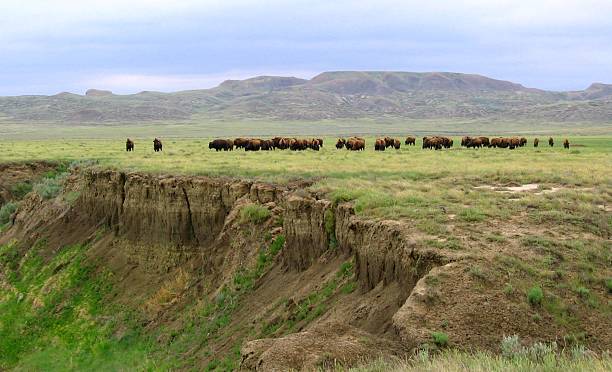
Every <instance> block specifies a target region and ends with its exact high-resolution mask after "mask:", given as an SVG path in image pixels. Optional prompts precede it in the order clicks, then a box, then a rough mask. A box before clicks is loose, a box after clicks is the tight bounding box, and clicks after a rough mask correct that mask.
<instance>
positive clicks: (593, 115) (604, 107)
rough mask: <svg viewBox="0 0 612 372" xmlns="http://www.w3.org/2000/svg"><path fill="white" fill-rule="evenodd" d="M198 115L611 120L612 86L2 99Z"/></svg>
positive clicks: (351, 80) (449, 76) (377, 81)
mask: <svg viewBox="0 0 612 372" xmlns="http://www.w3.org/2000/svg"><path fill="white" fill-rule="evenodd" d="M194 115H197V117H198V118H201V117H208V118H215V119H217V118H220V119H224V118H226V119H240V118H266V119H272V120H320V119H334V118H368V117H370V118H379V117H397V118H410V119H435V118H444V119H449V118H461V119H471V118H490V119H491V120H514V119H536V120H549V121H561V122H564V121H567V122H569V121H595V122H600V121H610V120H612V85H608V84H602V83H596V84H593V85H591V86H590V87H589V88H588V89H586V90H583V91H574V92H551V91H545V90H539V89H533V88H526V87H524V86H522V85H520V84H516V83H512V82H508V81H502V80H496V79H491V78H488V77H485V76H480V75H472V74H461V73H450V72H429V73H414V72H382V71H380V72H378V71H376V72H352V71H337V72H324V73H322V74H320V75H317V76H315V77H314V78H312V79H310V80H304V79H298V78H294V77H277V76H259V77H254V78H251V79H246V80H228V81H225V82H223V83H222V84H220V85H219V86H218V87H215V88H212V89H202V90H190V91H182V92H176V93H159V92H141V93H138V94H130V95H116V94H113V93H112V92H109V91H104V90H96V89H90V90H88V91H87V93H86V94H85V95H84V96H83V95H77V94H72V93H60V94H57V95H53V96H18V97H0V117H3V118H5V120H12V121H50V122H59V121H61V122H93V123H95V122H102V123H103V122H136V121H138V122H142V121H155V120H189V119H191V118H192V117H194Z"/></svg>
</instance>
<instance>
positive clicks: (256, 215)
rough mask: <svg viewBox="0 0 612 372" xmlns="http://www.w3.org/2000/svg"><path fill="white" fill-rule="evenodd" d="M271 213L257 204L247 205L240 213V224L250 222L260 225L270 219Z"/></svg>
mask: <svg viewBox="0 0 612 372" xmlns="http://www.w3.org/2000/svg"><path fill="white" fill-rule="evenodd" d="M270 215H271V213H270V211H269V210H268V208H266V207H264V206H263V205H259V204H249V205H247V206H245V207H243V208H242V210H241V211H240V222H242V223H246V222H251V223H254V224H260V223H262V222H264V221H265V220H267V219H268V217H270Z"/></svg>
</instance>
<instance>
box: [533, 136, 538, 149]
mask: <svg viewBox="0 0 612 372" xmlns="http://www.w3.org/2000/svg"><path fill="white" fill-rule="evenodd" d="M539 143H540V140H539V139H537V138H536V139H534V140H533V147H538V144H539Z"/></svg>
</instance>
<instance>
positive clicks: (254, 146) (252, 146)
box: [244, 139, 261, 151]
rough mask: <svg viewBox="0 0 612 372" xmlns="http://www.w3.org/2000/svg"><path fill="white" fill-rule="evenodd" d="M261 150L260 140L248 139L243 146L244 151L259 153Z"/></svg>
mask: <svg viewBox="0 0 612 372" xmlns="http://www.w3.org/2000/svg"><path fill="white" fill-rule="evenodd" d="M259 150H261V140H260V139H250V140H248V141H247V143H246V145H245V146H244V151H259Z"/></svg>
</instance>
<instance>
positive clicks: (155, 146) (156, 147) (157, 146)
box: [153, 138, 163, 152]
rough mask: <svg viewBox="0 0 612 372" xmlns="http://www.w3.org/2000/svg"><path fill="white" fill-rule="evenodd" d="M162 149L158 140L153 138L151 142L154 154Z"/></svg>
mask: <svg viewBox="0 0 612 372" xmlns="http://www.w3.org/2000/svg"><path fill="white" fill-rule="evenodd" d="M162 148H163V146H162V142H161V141H160V140H159V139H158V138H155V139H154V140H153V151H155V152H158V151H162Z"/></svg>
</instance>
